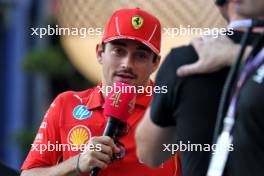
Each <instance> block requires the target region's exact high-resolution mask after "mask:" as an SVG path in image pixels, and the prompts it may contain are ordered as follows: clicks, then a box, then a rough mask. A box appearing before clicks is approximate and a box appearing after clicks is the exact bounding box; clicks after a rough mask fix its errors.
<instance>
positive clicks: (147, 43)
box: [103, 36, 160, 55]
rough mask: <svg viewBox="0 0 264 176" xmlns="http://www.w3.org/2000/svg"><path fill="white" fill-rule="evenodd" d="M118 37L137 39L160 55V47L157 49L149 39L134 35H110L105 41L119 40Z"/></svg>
mask: <svg viewBox="0 0 264 176" xmlns="http://www.w3.org/2000/svg"><path fill="white" fill-rule="evenodd" d="M118 39H130V40H136V41H139V42H141V43H143V44H144V45H146V46H147V47H149V48H150V49H151V50H152V51H153V52H154V53H155V54H157V55H159V54H160V52H159V51H158V49H156V48H155V47H154V46H153V45H152V44H151V43H150V42H149V41H147V40H144V39H141V38H138V37H132V36H115V37H110V38H108V39H105V40H104V41H103V42H110V41H113V40H118Z"/></svg>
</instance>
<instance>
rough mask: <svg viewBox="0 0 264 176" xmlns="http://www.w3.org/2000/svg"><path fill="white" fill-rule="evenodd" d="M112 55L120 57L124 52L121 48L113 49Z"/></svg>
mask: <svg viewBox="0 0 264 176" xmlns="http://www.w3.org/2000/svg"><path fill="white" fill-rule="evenodd" d="M113 53H114V54H115V55H122V54H123V53H124V50H123V49H122V48H114V49H113Z"/></svg>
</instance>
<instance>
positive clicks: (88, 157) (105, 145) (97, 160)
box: [21, 136, 119, 176]
mask: <svg viewBox="0 0 264 176" xmlns="http://www.w3.org/2000/svg"><path fill="white" fill-rule="evenodd" d="M98 144H100V146H101V147H100V151H98V150H91V149H89V148H88V147H90V146H91V145H92V146H97V145H98ZM86 147H87V148H86V149H85V150H84V152H83V153H81V154H80V158H79V161H78V155H76V156H74V157H72V158H69V159H67V160H65V161H63V162H61V163H60V164H58V165H56V166H52V167H43V168H32V169H28V170H24V171H23V172H22V173H21V176H35V175H39V176H50V175H57V176H71V175H76V174H77V170H76V166H77V162H78V165H79V169H80V172H81V173H87V172H90V171H91V170H92V169H93V168H95V167H98V168H100V169H104V168H106V167H107V164H109V163H110V162H111V157H112V155H113V152H115V153H117V152H119V149H118V148H117V146H116V145H115V144H114V141H113V140H112V139H111V138H110V137H108V136H100V137H93V138H91V139H90V140H89V142H88V143H87V146H86Z"/></svg>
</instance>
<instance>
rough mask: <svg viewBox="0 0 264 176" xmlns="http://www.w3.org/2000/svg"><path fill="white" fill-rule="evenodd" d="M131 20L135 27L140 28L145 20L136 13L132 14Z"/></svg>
mask: <svg viewBox="0 0 264 176" xmlns="http://www.w3.org/2000/svg"><path fill="white" fill-rule="evenodd" d="M131 22H132V26H133V28H134V29H139V28H141V26H142V25H143V23H144V20H143V18H142V17H141V16H138V15H135V16H132V19H131Z"/></svg>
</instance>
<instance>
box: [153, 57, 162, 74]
mask: <svg viewBox="0 0 264 176" xmlns="http://www.w3.org/2000/svg"><path fill="white" fill-rule="evenodd" d="M159 64H160V55H158V56H157V58H156V60H155V62H153V65H154V66H153V70H152V73H153V72H155V71H156V70H157V69H158V67H159Z"/></svg>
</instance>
